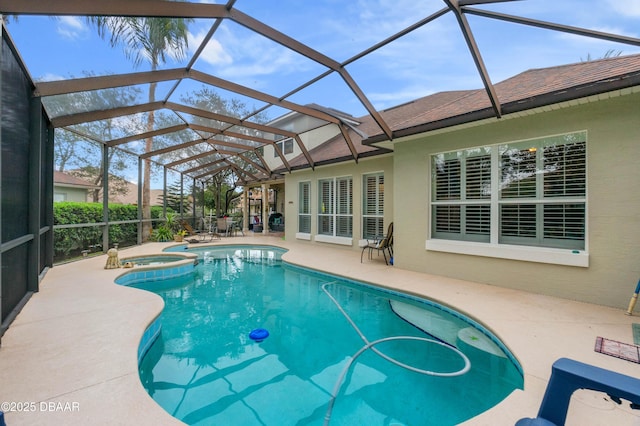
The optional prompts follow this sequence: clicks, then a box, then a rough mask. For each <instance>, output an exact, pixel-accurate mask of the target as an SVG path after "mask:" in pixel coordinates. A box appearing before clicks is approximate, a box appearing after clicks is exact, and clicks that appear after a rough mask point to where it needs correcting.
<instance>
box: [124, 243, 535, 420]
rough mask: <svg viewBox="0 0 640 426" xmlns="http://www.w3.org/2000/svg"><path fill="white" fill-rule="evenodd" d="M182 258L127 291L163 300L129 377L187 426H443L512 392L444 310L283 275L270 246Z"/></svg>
mask: <svg viewBox="0 0 640 426" xmlns="http://www.w3.org/2000/svg"><path fill="white" fill-rule="evenodd" d="M189 251H190V252H193V253H196V254H198V257H199V259H200V262H199V264H198V266H197V267H196V268H195V270H194V273H193V275H192V276H188V277H181V278H176V279H171V280H164V281H159V282H146V283H140V284H135V285H134V286H135V287H138V288H143V289H146V290H149V291H153V292H155V293H157V294H159V295H161V296H162V297H163V299H164V300H165V309H164V311H163V312H162V314H161V317H160V321H161V333H160V335H159V337H158V338H157V340H156V341H155V342H154V343H153V344H152V345H151V347H150V349H149V351H148V352H147V354H146V355H145V356H144V358H143V359H142V361H141V363H140V379H141V381H142V383H143V385H144V387H145V389H146V390H147V391H148V392H149V394H150V395H151V397H152V398H153V399H154V400H155V401H156V402H157V403H158V404H160V405H161V406H162V407H163V408H164V409H165V410H166V411H168V412H169V413H170V414H172V415H173V416H174V417H176V418H178V419H180V420H181V421H183V422H185V423H187V424H216V425H217V424H221V425H229V424H242V425H252V424H256V425H288V424H291V425H293V424H300V425H306V424H309V425H316V424H318V425H320V424H331V425H347V424H348V425H353V424H368V425H369V424H385V425H392V424H393V425H401V424H404V425H415V424H419V425H439V426H441V425H453V424H458V423H460V422H462V421H464V420H466V419H469V418H471V417H473V416H475V415H477V414H479V413H481V412H483V411H485V410H487V409H489V408H491V407H492V406H494V405H495V404H497V403H499V402H500V401H501V400H502V399H504V398H505V397H506V396H507V395H508V394H509V393H511V392H512V391H513V390H514V389H517V388H522V385H523V379H522V374H521V370H520V368H519V366H518V365H517V362H516V361H515V360H514V359H513V357H512V356H511V355H510V354H509V353H508V352H506V351H504V347H503V345H502V344H501V343H500V342H499V341H498V340H497V339H496V338H495V337H493V336H491V335H490V333H488V332H487V331H486V330H485V329H483V327H482V326H480V325H479V324H476V323H475V322H473V321H471V320H469V319H466V318H464V317H463V316H462V315H460V314H458V313H455V312H450V311H449V310H447V309H445V308H444V307H442V306H439V305H436V304H433V303H430V302H428V301H423V300H420V299H417V298H414V297H409V296H404V295H401V294H396V293H393V292H389V291H381V290H379V289H376V288H374V287H372V286H368V285H363V284H361V283H356V282H353V281H347V280H342V279H338V278H337V277H333V276H331V275H328V274H320V273H316V272H312V271H309V270H306V269H303V268H298V267H294V266H291V265H287V264H286V263H284V262H282V261H281V260H280V257H281V255H282V253H283V252H284V251H282V250H279V249H276V248H273V247H248V246H246V247H244V246H243V247H238V246H233V247H232V246H229V247H222V246H216V247H198V248H196V249H193V250H189ZM255 329H266V330H268V332H269V336H268V337H267V338H265V339H264V340H263V341H261V342H257V341H254V340H252V339H251V338H250V337H249V334H250V333H251V331H252V330H255ZM398 337H400V338H401V340H395V339H396V338H398ZM389 338H392V339H393V340H385V339H389ZM373 349H377V350H378V351H379V352H380V353H382V354H383V355H384V356H387V357H388V358H391V360H393V361H397V363H400V364H403V365H404V366H405V367H409V368H413V369H417V370H420V371H412V370H411V369H408V368H404V367H402V366H400V365H398V364H397V363H393V362H390V361H389V360H388V359H385V358H384V357H383V356H380V355H379V354H378V353H376V352H374V350H373ZM465 359H468V360H469V365H470V368H469V370H468V371H464V370H465V368H466V367H467V364H466V361H465ZM425 372H426V373H427V374H424V373H425ZM460 372H462V373H460ZM429 373H430V374H429Z"/></svg>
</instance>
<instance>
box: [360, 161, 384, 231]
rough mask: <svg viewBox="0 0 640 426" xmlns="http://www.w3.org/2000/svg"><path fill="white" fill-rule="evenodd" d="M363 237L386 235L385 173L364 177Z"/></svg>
mask: <svg viewBox="0 0 640 426" xmlns="http://www.w3.org/2000/svg"><path fill="white" fill-rule="evenodd" d="M362 196H363V199H362V238H364V239H375V238H377V237H380V236H381V235H384V233H385V229H384V174H383V173H376V174H370V175H364V176H363V177H362Z"/></svg>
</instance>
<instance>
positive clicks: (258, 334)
mask: <svg viewBox="0 0 640 426" xmlns="http://www.w3.org/2000/svg"><path fill="white" fill-rule="evenodd" d="M249 337H250V338H251V340H255V341H256V342H262V341H263V340H264V339H266V338H267V337H269V332H268V331H267V330H265V329H264V328H256V329H255V330H252V331H251V333H249Z"/></svg>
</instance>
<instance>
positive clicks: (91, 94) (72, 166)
mask: <svg viewBox="0 0 640 426" xmlns="http://www.w3.org/2000/svg"><path fill="white" fill-rule="evenodd" d="M85 75H86V76H91V75H92V74H91V73H85ZM140 93H141V92H140V90H139V89H137V88H113V89H104V90H99V91H88V92H78V93H70V94H67V95H64V96H51V97H47V98H45V99H44V103H45V106H46V107H47V110H48V111H49V113H50V114H52V115H53V116H56V117H57V116H62V115H68V114H73V113H76V112H78V111H83V110H85V109H86V107H87V105H91V106H92V107H93V108H96V109H101V110H104V109H110V108H116V107H119V106H122V105H130V104H132V103H134V102H135V100H136V99H137V98H138V96H139V95H140ZM119 125H120V126H121V125H122V119H121V120H120V124H119ZM119 125H116V124H115V123H114V120H113V119H106V120H100V121H93V122H89V123H81V124H78V125H76V126H74V128H73V131H68V130H65V129H57V130H56V133H55V143H54V165H55V169H56V170H57V171H59V172H68V173H70V174H73V175H75V176H77V177H80V178H82V179H85V180H87V181H89V182H91V183H92V184H94V185H96V186H99V187H101V186H102V179H103V167H104V164H102V146H101V145H100V144H99V143H98V142H95V141H96V140H99V141H109V140H111V139H115V138H117V137H118V136H119V134H117V132H118V128H119ZM140 125H141V124H140V123H139V122H136V121H135V119H129V121H128V123H127V127H128V128H135V127H140ZM132 159H133V157H130V156H127V155H126V154H125V153H124V152H123V151H121V150H118V149H114V148H110V149H109V150H108V152H107V161H108V164H109V174H110V178H109V180H110V181H109V189H110V192H111V193H116V194H117V193H122V194H126V193H127V191H128V188H127V184H126V179H125V178H124V177H123V176H121V175H120V173H121V172H122V171H123V170H125V169H126V168H127V165H131V164H130V163H132ZM101 194H102V190H101V189H96V190H94V191H93V192H92V200H93V201H94V202H100V201H101V196H102V195H101Z"/></svg>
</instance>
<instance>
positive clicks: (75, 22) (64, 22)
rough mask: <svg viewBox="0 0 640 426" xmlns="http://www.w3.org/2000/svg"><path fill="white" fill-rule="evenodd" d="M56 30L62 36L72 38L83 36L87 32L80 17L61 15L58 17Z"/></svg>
mask: <svg viewBox="0 0 640 426" xmlns="http://www.w3.org/2000/svg"><path fill="white" fill-rule="evenodd" d="M56 31H57V32H58V34H60V35H61V36H62V37H64V38H68V39H71V40H73V39H77V38H81V37H83V36H84V35H85V34H86V33H87V27H86V26H85V25H84V22H83V21H82V18H80V17H77V16H62V17H60V18H58V25H57V28H56Z"/></svg>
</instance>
